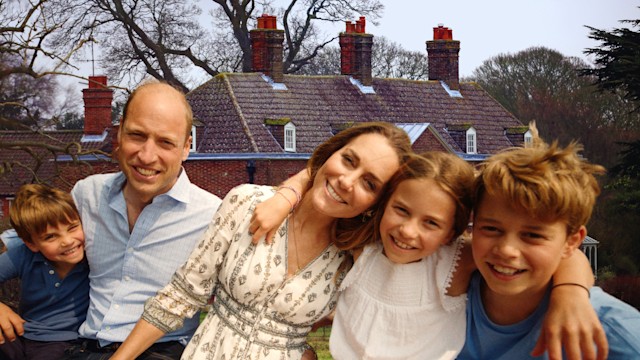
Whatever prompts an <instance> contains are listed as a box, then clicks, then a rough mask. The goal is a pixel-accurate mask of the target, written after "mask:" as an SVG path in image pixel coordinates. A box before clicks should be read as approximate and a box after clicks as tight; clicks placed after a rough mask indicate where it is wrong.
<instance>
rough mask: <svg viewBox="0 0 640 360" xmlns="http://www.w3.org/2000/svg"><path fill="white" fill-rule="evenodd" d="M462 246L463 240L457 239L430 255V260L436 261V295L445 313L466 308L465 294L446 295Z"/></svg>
mask: <svg viewBox="0 0 640 360" xmlns="http://www.w3.org/2000/svg"><path fill="white" fill-rule="evenodd" d="M463 245H464V241H463V239H462V238H457V239H455V240H454V241H453V242H452V243H450V244H447V245H443V246H440V248H439V249H438V250H437V251H436V253H435V254H433V255H431V258H433V259H434V260H435V261H436V270H435V274H436V285H437V287H438V294H439V295H440V301H441V303H442V306H443V307H444V309H445V310H446V311H455V310H456V309H458V308H459V307H461V306H466V301H467V294H463V295H459V296H449V295H447V289H448V288H449V286H451V281H452V279H453V274H454V273H455V271H456V268H457V267H458V262H459V261H460V254H461V252H462V247H463Z"/></svg>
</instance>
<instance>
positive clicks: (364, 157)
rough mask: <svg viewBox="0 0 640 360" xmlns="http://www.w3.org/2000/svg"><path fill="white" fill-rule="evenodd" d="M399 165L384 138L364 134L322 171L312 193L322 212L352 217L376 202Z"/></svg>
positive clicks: (323, 167) (326, 164) (325, 165)
mask: <svg viewBox="0 0 640 360" xmlns="http://www.w3.org/2000/svg"><path fill="white" fill-rule="evenodd" d="M399 166H400V161H399V160H398V154H397V152H396V151H395V150H394V149H393V148H392V147H391V145H390V144H389V141H388V140H387V139H386V138H385V137H384V136H383V135H380V134H377V133H370V134H364V135H360V136H358V137H356V138H354V139H353V140H351V141H350V142H349V143H347V145H345V146H344V147H342V148H341V149H340V150H338V151H336V152H335V153H333V155H331V156H330V157H329V158H328V159H327V161H326V162H325V163H324V164H323V165H322V166H321V167H320V168H319V170H318V172H317V174H316V176H315V178H314V181H313V186H312V188H311V190H309V193H308V194H309V195H310V196H311V199H312V203H313V206H314V208H315V209H316V210H317V211H319V212H320V213H323V214H325V215H328V216H330V217H334V218H352V217H354V216H357V215H359V214H361V213H362V212H364V211H366V210H367V209H369V208H370V207H371V206H372V205H373V204H374V203H375V201H376V200H377V199H378V197H379V196H380V193H381V191H382V188H383V187H384V184H385V183H386V182H387V181H388V180H389V178H391V175H393V173H394V172H395V171H396V169H398V167H399Z"/></svg>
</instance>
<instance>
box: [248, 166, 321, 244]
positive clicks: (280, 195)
mask: <svg viewBox="0 0 640 360" xmlns="http://www.w3.org/2000/svg"><path fill="white" fill-rule="evenodd" d="M309 180H310V177H309V172H308V171H307V169H304V170H301V171H300V172H298V173H297V174H295V175H294V176H292V177H290V178H289V179H287V180H285V182H284V183H282V185H281V186H280V187H279V188H278V191H277V193H276V194H275V195H274V196H273V197H271V198H270V199H267V200H265V201H264V202H261V203H259V204H257V205H256V209H255V211H254V212H253V216H251V223H250V224H249V233H250V234H251V242H253V244H257V243H258V241H259V240H260V239H261V238H263V237H264V238H265V242H266V243H267V244H269V243H271V241H273V237H274V235H275V234H276V230H278V227H279V226H280V224H282V222H283V221H284V219H286V218H287V216H289V213H290V212H291V211H293V209H294V208H295V207H296V206H297V205H298V202H299V201H300V198H301V197H302V196H303V195H304V193H305V191H306V190H307V184H308V183H309Z"/></svg>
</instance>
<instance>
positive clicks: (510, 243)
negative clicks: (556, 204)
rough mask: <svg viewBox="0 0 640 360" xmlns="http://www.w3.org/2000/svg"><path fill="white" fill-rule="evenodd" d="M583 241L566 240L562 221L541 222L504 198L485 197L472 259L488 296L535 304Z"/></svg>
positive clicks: (479, 209)
mask: <svg viewBox="0 0 640 360" xmlns="http://www.w3.org/2000/svg"><path fill="white" fill-rule="evenodd" d="M584 236H586V229H585V227H584V226H582V227H580V229H579V230H578V231H577V232H576V233H574V234H571V235H567V224H566V222H565V221H560V220H557V221H543V220H538V219H535V218H533V217H532V216H531V215H529V214H528V213H527V212H526V211H525V210H524V209H522V208H519V207H513V206H512V205H511V203H510V202H508V201H507V200H506V199H504V198H502V197H497V196H492V195H489V194H487V193H485V194H484V195H483V196H482V197H481V200H480V204H478V206H477V208H476V216H475V218H474V224H473V240H472V242H471V244H472V249H473V258H474V260H475V263H476V266H477V267H478V270H479V271H480V273H481V274H482V277H483V278H484V280H485V282H486V284H487V291H491V292H493V293H495V294H498V295H501V296H503V297H504V296H512V297H514V300H515V299H518V300H519V301H525V302H528V303H530V302H534V303H537V302H538V301H539V299H541V298H542V296H543V295H544V293H545V291H546V288H547V286H548V284H549V281H551V277H552V275H553V274H554V273H555V271H556V269H557V268H558V265H559V264H560V261H561V260H562V259H563V258H565V257H568V256H570V254H571V252H572V251H573V250H575V249H576V248H577V247H578V246H579V245H580V243H581V242H582V240H583V239H584Z"/></svg>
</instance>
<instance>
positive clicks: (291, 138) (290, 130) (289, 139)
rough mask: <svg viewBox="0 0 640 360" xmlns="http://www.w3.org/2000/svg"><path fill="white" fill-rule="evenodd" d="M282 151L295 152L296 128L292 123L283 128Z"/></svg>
mask: <svg viewBox="0 0 640 360" xmlns="http://www.w3.org/2000/svg"><path fill="white" fill-rule="evenodd" d="M284 151H288V152H296V126H295V125H294V124H293V123H292V122H289V123H287V124H286V125H285V126H284Z"/></svg>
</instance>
